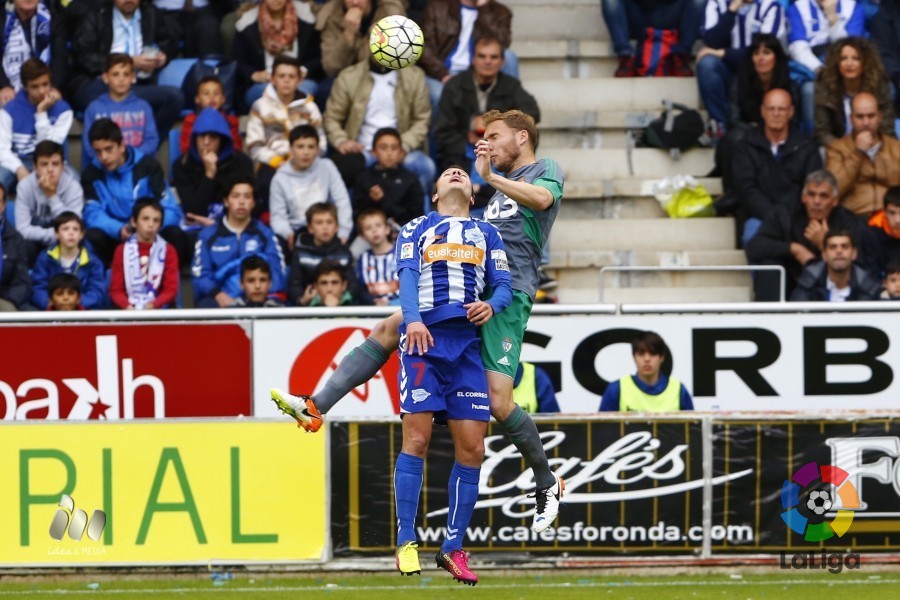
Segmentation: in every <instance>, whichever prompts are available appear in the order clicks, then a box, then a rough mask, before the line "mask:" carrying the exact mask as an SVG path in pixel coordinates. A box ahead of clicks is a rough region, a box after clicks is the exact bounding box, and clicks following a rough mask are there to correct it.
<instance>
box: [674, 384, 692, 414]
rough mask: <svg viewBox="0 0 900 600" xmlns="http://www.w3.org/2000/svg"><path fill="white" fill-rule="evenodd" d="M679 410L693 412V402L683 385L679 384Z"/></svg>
mask: <svg viewBox="0 0 900 600" xmlns="http://www.w3.org/2000/svg"><path fill="white" fill-rule="evenodd" d="M678 408H679V409H680V410H694V401H693V400H692V399H691V393H690V392H689V391H687V388H686V387H684V384H683V383H682V384H681V399H680V405H679V407H678Z"/></svg>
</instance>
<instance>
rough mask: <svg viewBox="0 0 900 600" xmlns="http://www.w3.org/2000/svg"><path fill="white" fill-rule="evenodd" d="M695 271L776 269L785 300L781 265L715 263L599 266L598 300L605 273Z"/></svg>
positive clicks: (781, 299)
mask: <svg viewBox="0 0 900 600" xmlns="http://www.w3.org/2000/svg"><path fill="white" fill-rule="evenodd" d="M667 271H668V272H678V273H681V272H688V273H690V272H697V273H703V272H707V271H721V272H754V271H777V272H778V301H779V302H784V301H785V291H786V289H787V288H786V285H787V279H786V274H785V270H784V267H782V266H781V265H715V266H707V265H704V266H683V265H678V266H641V267H632V266H615V267H601V268H600V302H603V295H604V292H605V291H606V279H605V275H606V274H607V273H622V272H645V273H646V272H651V273H652V272H667Z"/></svg>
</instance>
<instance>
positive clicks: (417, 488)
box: [394, 452, 425, 546]
mask: <svg viewBox="0 0 900 600" xmlns="http://www.w3.org/2000/svg"><path fill="white" fill-rule="evenodd" d="M424 470H425V461H424V460H422V459H421V458H419V457H417V456H413V455H411V454H405V453H403V452H401V453H400V454H399V455H398V456H397V462H396V464H395V465H394V499H395V501H396V503H397V545H398V546H402V545H403V544H405V543H406V542H414V541H416V511H418V509H419V494H420V493H421V491H422V474H423V473H424Z"/></svg>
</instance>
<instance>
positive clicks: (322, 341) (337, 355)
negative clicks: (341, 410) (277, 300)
mask: <svg viewBox="0 0 900 600" xmlns="http://www.w3.org/2000/svg"><path fill="white" fill-rule="evenodd" d="M357 333H359V334H361V336H362V337H363V338H365V337H368V335H369V333H370V330H368V329H365V328H362V327H339V328H337V329H332V330H329V331H326V332H325V333H323V334H322V335H320V336H319V337H317V338H315V339H314V340H312V341H311V342H310V343H309V344H307V345H306V347H305V348H304V349H303V350H302V351H301V352H300V354H299V355H298V356H297V358H296V360H294V364H293V365H292V366H291V373H290V376H289V382H290V389H292V390H310V391H311V390H315V389H317V388H318V387H319V382H320V381H322V379H323V377H324V376H325V375H326V374H328V373H329V372H330V371H333V370H334V369H337V365H338V361H339V360H340V359H341V358H343V355H344V354H346V352H342V350H343V349H344V347H345V346H346V345H347V344H348V342H349V341H350V338H351V337H353V336H354V335H355V334H357ZM360 341H361V340H360ZM355 345H356V344H352V346H355ZM352 346H351V347H352ZM352 351H354V352H359V350H352ZM399 370H400V369H399V361H398V360H397V355H396V353H394V354H391V357H390V359H388V361H387V363H385V364H384V366H383V367H381V371H380V372H379V373H378V374H377V375H375V378H374V379H377V378H379V377H382V378H383V379H384V384H385V385H386V386H387V389H388V392H389V395H390V398H391V405H392V406H393V410H394V414H399V413H400V404H399V400H398V398H399V397H400V386H399V384H398V382H397V375H398V373H399ZM360 387H361V388H362V391H358V390H359V388H357V389H355V390H353V391H352V392H351V393H352V394H353V395H354V396H356V397H357V398H359V399H360V400H361V401H362V402H365V401H366V400H368V399H369V383H368V382H367V383H364V384H363V385H362V386H360Z"/></svg>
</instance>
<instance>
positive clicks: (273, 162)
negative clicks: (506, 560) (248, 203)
mask: <svg viewBox="0 0 900 600" xmlns="http://www.w3.org/2000/svg"><path fill="white" fill-rule="evenodd" d="M305 76H306V68H305V67H303V66H302V65H301V64H300V62H299V61H298V60H297V59H296V58H293V57H290V56H286V55H284V54H282V55H280V56H278V57H276V58H275V60H274V61H273V62H272V81H271V83H269V85H267V86H266V90H265V91H264V92H263V95H262V98H260V99H259V100H257V101H256V102H254V103H253V107H252V108H251V109H250V120H249V121H248V122H247V138H246V142H247V152H249V153H250V158H252V159H253V163H254V164H255V165H256V166H257V168H258V171H257V185H256V187H257V190H258V191H259V194H260V200H261V201H262V202H268V201H269V184H270V183H271V181H272V177H273V176H274V175H275V169H277V168H278V167H280V166H281V165H282V164H283V163H284V162H285V161H286V160H288V158H289V157H290V141H289V140H288V136H289V134H290V132H291V130H292V129H293V128H294V127H297V126H298V125H312V126H313V127H315V128H316V130H317V131H318V132H319V154H320V155H322V156H324V155H325V151H326V150H327V148H328V143H327V141H326V139H325V130H324V129H323V128H322V113H321V112H320V111H319V108H318V107H317V106H316V103H315V102H314V101H313V98H312V96H310V95H308V94H307V93H306V92H301V91H299V90H298V89H297V86H298V85H300V82H301V81H303V78H304V77H305ZM261 208H262V209H263V211H265V210H267V209H268V207H267V206H263V207H261Z"/></svg>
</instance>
